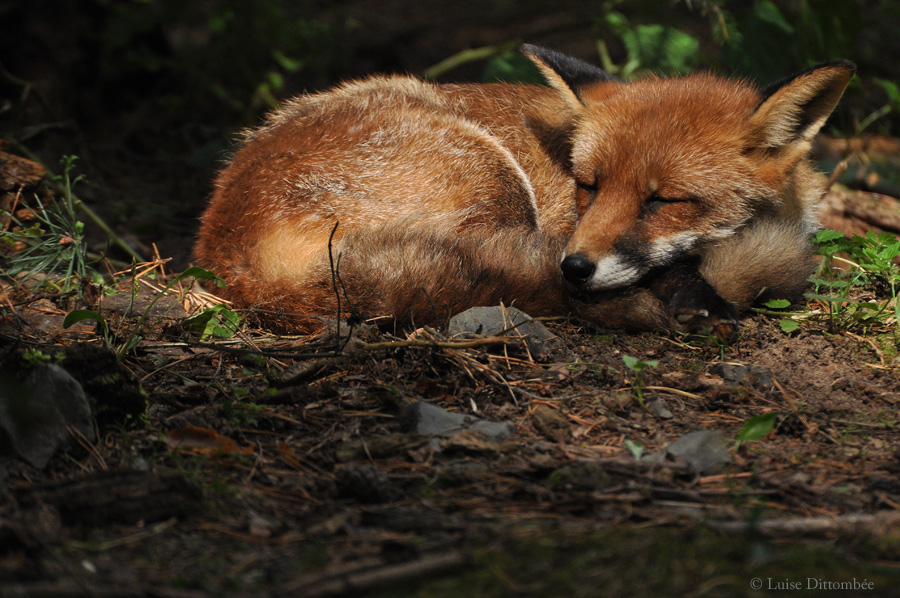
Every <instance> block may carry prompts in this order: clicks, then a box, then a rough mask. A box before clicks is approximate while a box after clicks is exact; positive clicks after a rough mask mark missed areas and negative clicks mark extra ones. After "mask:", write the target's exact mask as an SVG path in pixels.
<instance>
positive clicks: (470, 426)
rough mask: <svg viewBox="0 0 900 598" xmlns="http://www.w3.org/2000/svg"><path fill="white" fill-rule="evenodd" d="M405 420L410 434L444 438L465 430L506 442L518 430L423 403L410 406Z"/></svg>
mask: <svg viewBox="0 0 900 598" xmlns="http://www.w3.org/2000/svg"><path fill="white" fill-rule="evenodd" d="M403 418H404V420H405V421H406V423H407V427H408V431H409V432H415V433H416V434H425V435H427V436H440V437H443V438H448V437H450V436H452V435H453V434H455V433H457V432H461V431H463V430H474V431H475V432H480V433H481V434H484V435H485V436H487V437H489V438H494V439H497V440H505V439H506V438H509V437H511V436H512V435H513V432H515V429H516V427H515V426H514V425H513V424H512V423H510V422H491V421H487V420H484V419H481V418H478V417H474V416H471V415H464V414H462V413H453V412H452V411H447V410H446V409H441V408H440V407H437V406H435V405H431V404H430V403H424V402H422V401H419V402H417V403H413V404H412V405H409V406H408V407H407V408H406V409H405V410H404V412H403Z"/></svg>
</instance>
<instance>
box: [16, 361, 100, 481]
mask: <svg viewBox="0 0 900 598" xmlns="http://www.w3.org/2000/svg"><path fill="white" fill-rule="evenodd" d="M69 427H71V428H72V429H73V430H74V431H76V433H78V434H80V435H83V436H84V437H85V438H86V439H87V440H88V441H91V442H92V441H93V440H94V427H93V415H92V413H91V407H90V404H89V403H88V400H87V397H86V396H85V394H84V390H83V389H82V388H81V385H80V384H79V383H78V381H77V380H75V379H74V378H73V377H72V376H71V375H70V374H69V373H68V372H67V371H66V370H64V369H63V368H61V367H60V366H58V365H56V364H44V365H41V366H39V367H37V368H35V369H34V370H33V371H32V372H31V374H30V375H29V376H28V378H27V379H26V380H25V382H24V383H19V382H18V381H17V380H16V379H15V378H14V377H13V376H11V375H8V374H6V373H0V435H4V436H6V438H7V440H8V443H9V446H10V447H11V448H12V450H13V451H14V452H15V453H16V454H17V455H18V456H19V457H20V458H22V459H23V460H24V461H26V462H27V463H30V464H31V465H33V466H34V467H37V468H39V469H43V468H44V467H46V465H47V463H48V462H49V461H50V458H51V457H52V456H53V454H54V453H55V452H56V451H57V450H58V449H59V448H61V447H63V446H65V445H66V444H68V443H69V442H70V439H71V436H70V433H69V430H68V428H69Z"/></svg>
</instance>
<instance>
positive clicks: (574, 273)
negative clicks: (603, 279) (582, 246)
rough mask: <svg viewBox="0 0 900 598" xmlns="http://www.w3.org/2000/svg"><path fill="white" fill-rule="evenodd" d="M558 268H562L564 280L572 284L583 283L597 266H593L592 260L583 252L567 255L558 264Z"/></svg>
mask: <svg viewBox="0 0 900 598" xmlns="http://www.w3.org/2000/svg"><path fill="white" fill-rule="evenodd" d="M559 268H560V270H562V273H563V276H564V277H565V278H566V280H568V281H569V282H571V283H572V284H574V285H583V284H584V283H586V282H587V281H588V279H590V277H591V276H593V274H594V270H596V269H597V267H596V266H594V262H592V261H591V260H590V259H588V257H587V256H586V255H584V254H583V253H573V254H572V255H567V256H566V258H565V259H564V260H563V261H562V263H561V264H560V265H559Z"/></svg>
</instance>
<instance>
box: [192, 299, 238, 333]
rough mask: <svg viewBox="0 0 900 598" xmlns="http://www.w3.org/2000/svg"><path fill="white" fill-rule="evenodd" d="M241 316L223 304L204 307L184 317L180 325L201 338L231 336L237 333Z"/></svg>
mask: <svg viewBox="0 0 900 598" xmlns="http://www.w3.org/2000/svg"><path fill="white" fill-rule="evenodd" d="M240 324H241V318H240V316H238V315H237V314H236V313H234V312H233V311H231V310H230V309H228V308H227V307H225V306H224V305H216V306H214V307H210V308H209V309H205V310H203V311H202V312H200V313H199V314H197V315H195V316H191V317H190V318H187V319H185V320H184V321H183V322H182V323H181V325H182V327H184V328H185V329H187V330H190V331H191V332H194V333H196V334H199V335H200V338H201V340H203V339H207V338H209V337H211V336H212V337H216V338H231V337H232V336H234V335H235V334H237V331H238V328H239V327H240Z"/></svg>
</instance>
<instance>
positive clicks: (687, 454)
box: [642, 430, 731, 473]
mask: <svg viewBox="0 0 900 598" xmlns="http://www.w3.org/2000/svg"><path fill="white" fill-rule="evenodd" d="M642 461H647V462H649V463H665V462H667V461H680V462H682V463H687V464H688V465H690V466H691V467H693V468H694V469H695V470H696V471H697V473H713V472H715V471H717V470H720V469H722V468H723V467H725V466H726V465H728V464H729V463H731V454H730V453H729V452H728V446H726V445H725V440H724V439H723V438H722V433H721V432H719V431H717V430H697V431H695V432H689V433H687V434H685V435H684V436H682V437H681V438H679V439H678V440H676V441H675V442H673V443H672V444H670V445H669V446H667V447H665V448H663V449H660V450H658V451H656V452H655V453H653V454H651V455H647V456H646V457H644V458H643V459H642Z"/></svg>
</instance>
